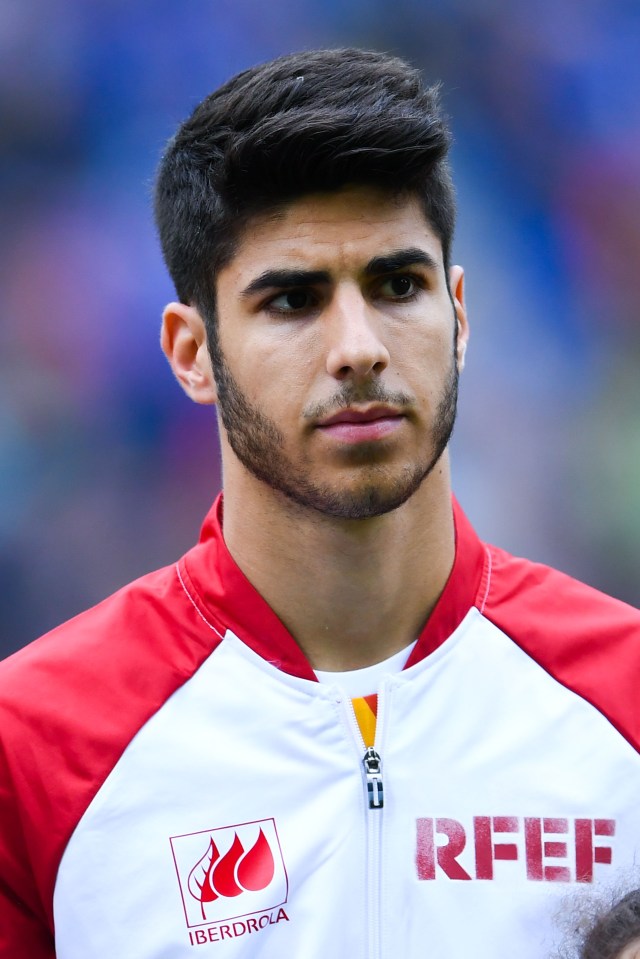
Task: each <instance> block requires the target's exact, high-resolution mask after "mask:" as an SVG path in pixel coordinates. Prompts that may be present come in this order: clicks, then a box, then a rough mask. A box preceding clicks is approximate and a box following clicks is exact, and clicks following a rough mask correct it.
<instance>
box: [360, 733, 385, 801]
mask: <svg viewBox="0 0 640 959" xmlns="http://www.w3.org/2000/svg"><path fill="white" fill-rule="evenodd" d="M362 763H363V765H364V771H365V775H366V777H367V793H368V794H369V809H382V807H383V806H384V798H383V792H382V762H381V759H380V756H379V755H378V753H377V752H376V751H375V749H372V748H371V746H370V747H369V748H368V749H367V751H366V753H365V754H364V759H363V760H362Z"/></svg>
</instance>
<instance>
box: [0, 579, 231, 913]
mask: <svg viewBox="0 0 640 959" xmlns="http://www.w3.org/2000/svg"><path fill="white" fill-rule="evenodd" d="M218 642H219V636H218V634H217V632H216V631H215V630H213V629H212V628H211V627H210V626H208V625H207V623H205V622H204V620H203V618H202V616H201V615H200V614H199V613H198V611H197V609H196V608H195V607H194V605H193V602H192V600H190V598H189V597H188V595H187V594H186V593H185V591H184V589H183V587H182V583H181V581H180V577H179V574H178V571H177V569H176V567H167V568H165V569H161V570H158V571H157V572H155V573H151V574H149V575H147V576H144V577H142V578H141V579H139V580H137V581H135V582H133V583H131V584H130V585H128V586H126V587H124V588H123V589H121V590H119V591H118V592H117V593H115V594H114V595H113V596H111V597H109V598H108V599H106V600H104V601H103V602H102V603H100V604H99V605H98V606H95V607H94V608H93V609H90V610H88V611H87V612H85V613H82V614H81V615H80V616H77V617H75V618H74V619H72V620H70V621H69V622H67V623H65V624H63V625H62V626H60V627H58V628H57V629H54V630H53V631H52V632H50V633H48V634H47V635H46V636H43V637H42V638H41V639H38V640H36V641H35V642H33V643H31V644H30V645H29V646H27V647H25V649H23V650H20V651H19V652H18V653H15V654H14V655H13V656H10V657H9V658H8V659H6V660H4V662H2V663H0V820H1V821H2V822H3V823H11V824H15V825H16V828H15V829H14V828H11V829H10V830H7V829H5V830H3V831H1V832H0V876H2V877H3V879H4V880H5V881H6V882H8V883H9V884H10V885H11V886H12V888H13V889H14V895H15V896H16V897H17V898H19V899H20V900H22V901H23V902H25V903H27V905H28V908H29V909H32V910H33V911H35V910H38V909H39V908H40V906H39V905H38V904H39V903H44V909H45V911H46V912H47V913H48V918H49V922H52V917H51V895H52V890H53V885H54V883H55V877H56V873H57V867H58V863H59V861H60V857H61V855H62V853H63V850H64V848H65V846H66V843H67V841H68V839H69V837H70V835H71V834H72V832H73V830H74V829H75V826H76V825H77V823H78V822H79V820H80V819H81V817H82V815H83V814H84V812H85V811H86V809H87V807H88V805H89V804H90V802H91V801H92V800H93V798H94V797H95V795H96V793H97V792H98V790H99V789H100V787H101V786H102V784H103V783H104V781H105V779H106V778H107V776H108V775H109V774H110V772H111V770H112V769H113V768H114V766H115V765H116V763H117V762H118V760H119V758H120V756H121V755H122V753H123V752H124V750H125V749H126V747H127V746H128V744H129V743H130V742H131V740H132V739H133V737H134V736H135V735H136V733H137V732H138V731H139V730H140V729H141V728H142V726H144V725H145V723H146V722H148V720H149V719H150V718H151V716H153V715H154V714H155V712H156V711H157V710H158V709H160V708H161V707H162V705H163V704H164V703H165V702H166V701H167V699H168V698H169V697H170V696H171V695H172V694H173V693H174V692H175V691H176V689H178V688H179V687H180V686H181V685H182V684H183V683H184V682H186V681H187V680H188V679H189V678H190V677H191V676H192V675H193V673H194V672H195V671H196V670H197V669H198V667H199V666H200V664H201V663H202V662H203V661H204V660H205V659H206V658H207V656H208V655H209V654H210V653H211V651H212V650H213V649H214V648H215V646H216V645H217V643H218ZM18 823H19V824H20V825H19V828H18V825H17V824H18ZM34 882H35V884H36V886H34ZM36 888H38V889H39V890H40V895H38V894H37V893H36V891H35V890H36ZM43 892H44V894H43Z"/></svg>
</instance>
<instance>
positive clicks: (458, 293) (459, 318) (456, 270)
mask: <svg viewBox="0 0 640 959" xmlns="http://www.w3.org/2000/svg"><path fill="white" fill-rule="evenodd" d="M449 288H450V290H451V296H452V299H453V308H454V310H455V314H456V323H457V325H458V335H457V338H456V359H457V362H458V370H459V372H460V373H461V372H462V370H463V369H464V360H465V354H466V352H467V344H468V342H469V321H468V319H467V308H466V306H465V301H464V270H463V269H462V267H461V266H452V267H451V270H450V272H449Z"/></svg>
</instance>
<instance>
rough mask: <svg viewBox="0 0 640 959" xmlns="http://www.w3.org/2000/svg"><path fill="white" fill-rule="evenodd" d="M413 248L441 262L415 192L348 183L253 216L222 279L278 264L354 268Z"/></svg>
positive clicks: (437, 243)
mask: <svg viewBox="0 0 640 959" xmlns="http://www.w3.org/2000/svg"><path fill="white" fill-rule="evenodd" d="M410 247H418V248H420V249H423V250H425V252H427V253H430V254H431V256H432V257H433V259H435V260H436V261H437V262H438V263H440V264H442V245H441V243H440V240H439V238H438V237H437V235H436V234H435V232H434V231H433V228H432V227H431V226H430V224H429V223H428V222H427V220H426V217H425V215H424V212H423V210H422V206H421V204H420V201H419V200H418V198H417V197H415V196H407V195H394V194H390V193H388V192H385V191H382V190H379V189H377V188H375V187H365V186H358V187H347V188H345V189H342V190H339V191H337V192H335V193H323V194H310V195H308V196H304V197H302V198H300V199H297V200H294V201H292V202H291V203H289V204H287V205H286V206H283V207H280V208H278V209H276V210H273V211H270V212H269V213H265V214H261V215H259V216H256V217H254V218H253V219H252V220H250V222H249V224H248V225H247V226H246V228H245V229H244V230H243V232H242V234H241V236H240V239H239V242H238V244H237V246H236V252H235V254H234V256H233V258H232V259H231V261H230V262H229V263H228V264H227V265H226V266H225V267H224V268H223V269H222V270H221V271H220V276H219V279H222V277H223V274H227V277H228V278H229V279H231V278H232V277H233V278H235V279H238V280H245V279H247V276H248V275H249V274H251V275H258V274H259V273H261V272H262V271H263V270H265V269H269V268H272V267H274V266H278V267H283V266H286V267H298V268H311V267H313V268H314V269H326V270H329V271H330V272H340V271H341V270H348V271H353V270H358V269H359V268H362V267H364V266H365V265H366V263H367V262H368V261H369V260H370V259H372V258H373V257H375V256H380V255H381V254H382V253H385V252H392V251H397V250H401V249H406V248H410Z"/></svg>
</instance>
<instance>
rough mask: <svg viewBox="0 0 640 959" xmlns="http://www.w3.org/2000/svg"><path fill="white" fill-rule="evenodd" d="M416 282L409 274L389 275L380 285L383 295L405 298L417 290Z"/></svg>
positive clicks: (396, 298) (408, 297)
mask: <svg viewBox="0 0 640 959" xmlns="http://www.w3.org/2000/svg"><path fill="white" fill-rule="evenodd" d="M417 288H418V284H417V283H416V281H415V280H414V279H413V277H411V276H404V275H402V274H399V275H398V276H390V277H389V278H388V279H387V280H385V281H384V283H383V284H382V286H381V287H380V292H381V293H382V295H383V296H388V297H389V298H390V299H395V300H406V299H410V298H411V297H412V296H413V295H414V294H415V293H416V291H417Z"/></svg>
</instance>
